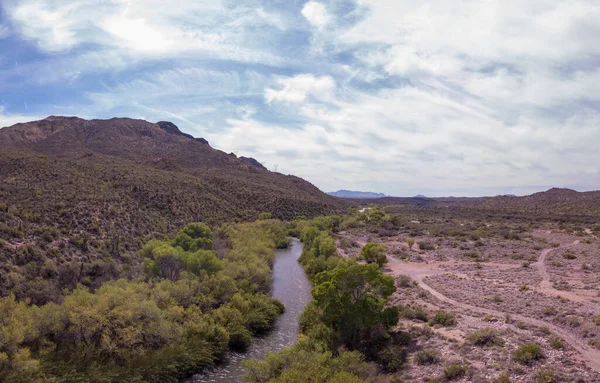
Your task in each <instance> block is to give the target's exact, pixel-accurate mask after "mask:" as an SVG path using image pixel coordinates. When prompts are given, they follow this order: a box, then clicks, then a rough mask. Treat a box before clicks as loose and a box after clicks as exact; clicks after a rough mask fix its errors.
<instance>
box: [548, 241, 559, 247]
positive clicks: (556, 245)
mask: <svg viewBox="0 0 600 383" xmlns="http://www.w3.org/2000/svg"><path fill="white" fill-rule="evenodd" d="M550 246H552V247H554V248H557V247H560V243H558V242H552V243H551V244H550Z"/></svg>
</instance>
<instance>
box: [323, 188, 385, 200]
mask: <svg viewBox="0 0 600 383" xmlns="http://www.w3.org/2000/svg"><path fill="white" fill-rule="evenodd" d="M327 194H329V195H332V196H334V197H338V198H382V197H387V196H386V195H385V194H383V193H373V192H361V191H352V190H338V191H336V192H329V193H327Z"/></svg>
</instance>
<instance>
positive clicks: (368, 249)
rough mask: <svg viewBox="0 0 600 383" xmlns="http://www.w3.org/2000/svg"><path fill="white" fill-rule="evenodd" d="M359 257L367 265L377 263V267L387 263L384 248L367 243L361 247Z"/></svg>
mask: <svg viewBox="0 0 600 383" xmlns="http://www.w3.org/2000/svg"><path fill="white" fill-rule="evenodd" d="M361 256H362V258H363V259H364V260H365V261H367V263H377V264H378V265H379V267H381V266H383V265H384V264H386V263H387V262H388V259H387V257H386V255H385V247H383V246H381V245H378V244H376V243H367V244H366V245H365V246H363V248H362V251H361Z"/></svg>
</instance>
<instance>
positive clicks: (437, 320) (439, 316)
mask: <svg viewBox="0 0 600 383" xmlns="http://www.w3.org/2000/svg"><path fill="white" fill-rule="evenodd" d="M436 324H437V325H440V326H445V327H450V326H455V325H456V319H455V318H454V315H452V314H451V313H449V312H446V311H444V310H439V311H438V312H436V313H435V315H434V316H433V318H431V321H429V325H430V326H434V325H436Z"/></svg>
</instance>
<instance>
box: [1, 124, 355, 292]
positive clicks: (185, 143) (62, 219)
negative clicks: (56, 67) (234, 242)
mask: <svg viewBox="0 0 600 383" xmlns="http://www.w3.org/2000/svg"><path fill="white" fill-rule="evenodd" d="M345 207H346V205H345V203H344V202H343V201H340V200H338V199H336V198H334V197H330V196H328V195H326V194H325V193H322V192H321V191H320V190H319V189H317V188H316V187H315V186H313V185H312V184H310V183H309V182H307V181H305V180H303V179H301V178H298V177H294V176H286V175H283V174H280V173H274V172H270V171H268V170H266V169H264V168H260V167H258V166H255V165H254V164H253V161H248V159H244V160H240V159H238V158H237V157H236V156H235V155H233V154H226V153H224V152H222V151H219V150H216V149H214V148H212V147H211V146H209V145H208V143H207V142H206V141H205V140H203V139H197V138H193V137H191V136H189V135H186V134H184V133H182V132H180V131H179V129H178V128H177V127H176V126H175V125H173V124H171V123H166V122H161V123H159V124H154V123H150V122H146V121H142V120H133V119H125V118H116V119H111V120H91V121H87V120H83V119H79V118H73V117H69V118H67V117H49V118H47V119H44V120H41V121H35V122H30V123H25V124H17V125H14V126H11V127H7V128H2V129H0V295H3V294H4V293H6V292H7V291H13V292H16V293H17V295H19V296H21V297H23V296H29V297H32V298H33V300H34V302H37V303H40V302H43V301H44V300H47V297H48V296H51V295H52V294H51V293H48V292H45V291H44V290H45V289H60V288H63V287H65V288H68V287H73V286H72V285H73V283H74V282H73V281H76V282H77V283H82V282H89V283H90V284H92V285H97V284H99V283H100V282H101V281H102V280H105V279H111V278H114V277H116V276H123V275H124V273H125V274H126V273H127V265H128V263H131V264H132V265H133V264H135V263H136V261H135V260H134V259H133V258H135V251H136V250H137V249H138V248H139V244H140V243H141V242H142V241H144V240H145V239H147V238H149V237H153V236H156V235H157V234H159V235H162V234H173V232H174V231H175V230H177V229H179V228H180V227H182V226H183V225H185V224H186V223H189V222H193V221H203V222H206V223H208V224H212V225H216V224H220V223H224V222H227V221H242V220H254V219H256V217H257V216H258V214H259V213H261V212H270V213H272V215H273V217H277V218H283V219H293V218H295V217H297V216H299V215H304V216H316V215H320V214H329V213H334V212H339V211H343V210H344V209H345ZM24 273H25V274H26V275H24ZM57 275H58V277H57ZM73 275H74V276H73ZM56 278H58V279H59V280H61V278H62V279H64V280H65V281H66V280H68V281H70V282H68V283H67V282H65V283H61V284H58V285H56V284H55V283H50V282H49V280H51V279H56ZM32 281H33V282H32ZM38 292H40V294H41V296H43V298H40V299H36V295H37V294H38Z"/></svg>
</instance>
